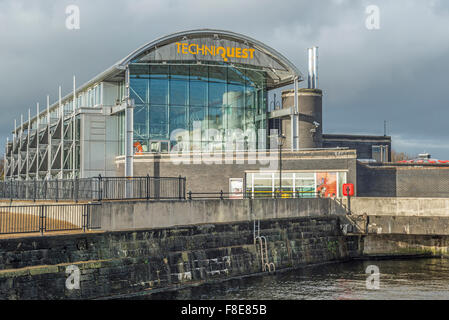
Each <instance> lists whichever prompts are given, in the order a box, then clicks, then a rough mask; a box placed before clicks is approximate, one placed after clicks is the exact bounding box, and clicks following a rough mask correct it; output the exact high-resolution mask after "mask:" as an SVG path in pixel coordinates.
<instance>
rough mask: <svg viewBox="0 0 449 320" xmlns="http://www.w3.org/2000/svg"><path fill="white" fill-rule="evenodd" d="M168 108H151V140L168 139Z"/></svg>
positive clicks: (152, 106)
mask: <svg viewBox="0 0 449 320" xmlns="http://www.w3.org/2000/svg"><path fill="white" fill-rule="evenodd" d="M168 138H169V137H168V107H167V106H154V105H151V106H150V139H168Z"/></svg>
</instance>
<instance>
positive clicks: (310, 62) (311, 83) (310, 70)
mask: <svg viewBox="0 0 449 320" xmlns="http://www.w3.org/2000/svg"><path fill="white" fill-rule="evenodd" d="M308 51H309V77H308V85H309V86H308V88H309V89H311V88H312V87H313V49H312V48H309V50H308Z"/></svg>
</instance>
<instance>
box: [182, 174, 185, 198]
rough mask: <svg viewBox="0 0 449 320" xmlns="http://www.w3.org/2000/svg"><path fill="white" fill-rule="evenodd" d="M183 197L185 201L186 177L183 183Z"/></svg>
mask: <svg viewBox="0 0 449 320" xmlns="http://www.w3.org/2000/svg"><path fill="white" fill-rule="evenodd" d="M182 196H183V199H184V200H185V199H186V177H184V179H183V183H182Z"/></svg>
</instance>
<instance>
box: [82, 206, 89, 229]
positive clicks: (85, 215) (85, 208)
mask: <svg viewBox="0 0 449 320" xmlns="http://www.w3.org/2000/svg"><path fill="white" fill-rule="evenodd" d="M88 227H89V205H88V204H84V205H83V232H86V230H87V229H88Z"/></svg>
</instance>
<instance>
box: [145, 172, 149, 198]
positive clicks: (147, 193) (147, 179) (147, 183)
mask: <svg viewBox="0 0 449 320" xmlns="http://www.w3.org/2000/svg"><path fill="white" fill-rule="evenodd" d="M145 181H146V198H147V200H150V175H149V174H148V173H147V177H146V179H145Z"/></svg>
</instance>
